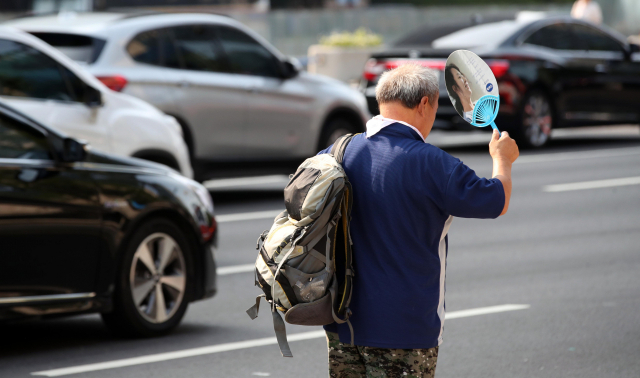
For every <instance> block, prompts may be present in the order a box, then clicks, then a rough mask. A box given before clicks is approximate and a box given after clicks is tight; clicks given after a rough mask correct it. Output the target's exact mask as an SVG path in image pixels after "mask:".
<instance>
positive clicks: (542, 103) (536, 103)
mask: <svg viewBox="0 0 640 378" xmlns="http://www.w3.org/2000/svg"><path fill="white" fill-rule="evenodd" d="M552 123H553V118H552V116H551V105H550V104H549V102H548V101H547V99H546V98H545V97H544V96H542V95H533V96H531V97H529V99H528V101H527V103H526V104H525V106H524V118H523V125H524V128H525V136H526V137H527V140H528V141H529V143H531V145H532V146H535V147H539V146H542V145H544V144H545V143H546V142H547V141H548V140H549V137H550V136H551V128H552V126H553V125H552Z"/></svg>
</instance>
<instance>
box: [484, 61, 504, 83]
mask: <svg viewBox="0 0 640 378" xmlns="http://www.w3.org/2000/svg"><path fill="white" fill-rule="evenodd" d="M487 64H488V65H489V68H491V72H493V75H494V76H495V77H496V79H499V78H501V77H502V76H504V74H506V73H507V71H509V61H508V60H493V61H489V62H487Z"/></svg>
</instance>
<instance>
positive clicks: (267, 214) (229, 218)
mask: <svg viewBox="0 0 640 378" xmlns="http://www.w3.org/2000/svg"><path fill="white" fill-rule="evenodd" d="M283 210H284V209H280V210H266V211H253V212H250V213H237V214H224V215H217V216H216V221H217V222H218V223H226V222H238V221H246V220H256V219H273V218H275V217H276V215H278V214H280V213H281V212H282V211H283Z"/></svg>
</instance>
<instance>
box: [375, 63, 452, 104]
mask: <svg viewBox="0 0 640 378" xmlns="http://www.w3.org/2000/svg"><path fill="white" fill-rule="evenodd" d="M439 92H440V91H439V89H438V75H437V74H436V72H435V71H434V70H432V69H430V68H427V67H423V66H421V65H419V64H415V63H407V64H403V65H401V66H400V67H398V68H395V69H393V70H390V71H387V72H385V73H383V74H382V76H380V80H379V81H378V85H377V86H376V100H377V101H378V104H384V103H388V102H400V103H401V104H402V105H404V106H406V107H407V108H409V109H413V108H415V107H416V106H418V104H420V101H422V98H423V97H425V96H427V97H428V98H429V104H431V105H433V104H434V103H435V102H436V101H437V100H438V94H439Z"/></svg>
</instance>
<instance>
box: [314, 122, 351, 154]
mask: <svg viewBox="0 0 640 378" xmlns="http://www.w3.org/2000/svg"><path fill="white" fill-rule="evenodd" d="M357 132H358V128H357V127H355V126H354V125H353V123H351V122H349V120H347V119H345V118H332V119H330V120H329V121H328V122H327V124H326V125H325V127H324V128H323V129H322V133H321V134H320V142H319V144H318V149H319V150H323V149H325V148H327V147H329V146H330V145H332V144H333V142H335V141H336V139H338V138H340V137H341V136H343V135H345V134H355V133H357Z"/></svg>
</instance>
